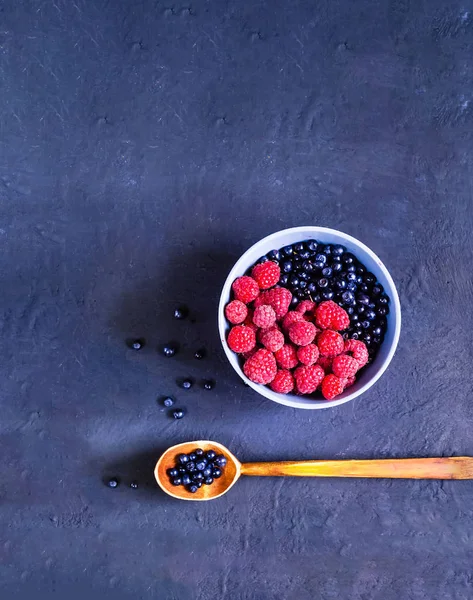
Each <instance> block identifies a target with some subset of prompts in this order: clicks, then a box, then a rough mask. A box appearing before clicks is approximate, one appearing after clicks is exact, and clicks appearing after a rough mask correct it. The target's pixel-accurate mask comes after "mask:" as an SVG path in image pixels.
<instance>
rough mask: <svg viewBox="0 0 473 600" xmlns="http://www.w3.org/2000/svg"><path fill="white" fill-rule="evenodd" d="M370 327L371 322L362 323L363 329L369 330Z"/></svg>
mask: <svg viewBox="0 0 473 600" xmlns="http://www.w3.org/2000/svg"><path fill="white" fill-rule="evenodd" d="M370 325H371V323H370V322H369V321H362V322H361V326H362V327H363V329H368V328H369V326H370Z"/></svg>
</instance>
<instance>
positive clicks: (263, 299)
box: [253, 290, 269, 308]
mask: <svg viewBox="0 0 473 600" xmlns="http://www.w3.org/2000/svg"><path fill="white" fill-rule="evenodd" d="M268 291H269V290H265V291H264V292H260V295H259V296H258V297H257V298H256V300H255V301H254V303H253V306H254V307H255V308H258V306H263V304H269V303H268Z"/></svg>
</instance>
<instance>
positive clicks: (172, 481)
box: [171, 477, 182, 485]
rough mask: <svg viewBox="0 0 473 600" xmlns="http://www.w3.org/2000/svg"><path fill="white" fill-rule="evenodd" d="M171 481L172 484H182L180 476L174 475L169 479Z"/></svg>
mask: <svg viewBox="0 0 473 600" xmlns="http://www.w3.org/2000/svg"><path fill="white" fill-rule="evenodd" d="M171 483H172V484H173V485H182V479H181V477H174V479H171Z"/></svg>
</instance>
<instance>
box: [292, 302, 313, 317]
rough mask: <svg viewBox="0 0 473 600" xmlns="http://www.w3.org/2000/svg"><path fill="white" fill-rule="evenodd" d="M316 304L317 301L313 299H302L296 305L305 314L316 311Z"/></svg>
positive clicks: (298, 310)
mask: <svg viewBox="0 0 473 600" xmlns="http://www.w3.org/2000/svg"><path fill="white" fill-rule="evenodd" d="M316 306H317V305H316V304H315V302H312V300H302V302H299V304H298V305H297V306H296V310H297V312H300V313H302V314H305V313H306V312H310V313H311V312H313V311H314V309H315V307H316Z"/></svg>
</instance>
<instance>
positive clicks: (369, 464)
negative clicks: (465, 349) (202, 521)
mask: <svg viewBox="0 0 473 600" xmlns="http://www.w3.org/2000/svg"><path fill="white" fill-rule="evenodd" d="M196 448H202V449H203V450H215V452H217V453H218V454H223V455H224V456H225V457H226V459H227V465H226V467H225V468H224V469H223V475H222V477H220V478H219V479H215V480H214V482H213V484H212V485H203V486H202V487H201V488H200V489H199V490H198V491H197V492H196V493H195V494H191V493H190V492H188V491H187V490H186V488H185V487H184V486H182V485H180V486H174V485H172V484H171V482H170V481H169V476H168V474H167V472H166V471H167V469H170V468H172V467H174V466H175V465H176V456H177V455H178V454H181V453H184V454H189V453H190V452H192V451H193V450H195V449H196ZM240 475H259V476H268V475H269V476H271V477H275V476H287V475H290V476H292V477H376V478H389V479H473V458H471V457H469V456H453V457H449V458H442V457H439V458H383V459H380V460H301V461H287V462H260V463H244V464H242V463H240V461H239V460H238V459H237V458H236V457H235V456H234V455H233V454H232V453H231V452H230V450H228V449H227V448H225V446H222V444H219V443H217V442H211V441H209V440H199V441H197V442H184V443H183V444H177V445H176V446H171V448H168V449H167V450H166V452H165V453H164V454H163V455H162V456H161V458H160V459H159V460H158V462H157V463H156V467H155V469H154V476H155V477H156V481H157V482H158V484H159V486H160V487H161V488H162V489H163V490H164V491H165V492H166V494H169V495H170V496H173V498H179V499H181V500H197V501H202V500H213V499H214V498H218V497H219V496H222V495H223V494H225V493H226V492H228V490H229V489H230V488H231V487H232V486H233V485H234V484H235V483H236V482H237V481H238V478H239V477H240Z"/></svg>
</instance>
